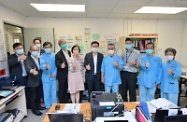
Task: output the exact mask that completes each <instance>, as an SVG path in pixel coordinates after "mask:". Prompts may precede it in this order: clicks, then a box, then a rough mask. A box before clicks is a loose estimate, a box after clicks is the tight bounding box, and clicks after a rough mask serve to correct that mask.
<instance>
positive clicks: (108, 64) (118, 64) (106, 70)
mask: <svg viewBox="0 0 187 122" xmlns="http://www.w3.org/2000/svg"><path fill="white" fill-rule="evenodd" d="M122 68H123V60H122V59H121V57H120V56H118V55H117V54H115V46H114V44H109V45H108V55H107V56H105V57H104V58H103V61H102V65H101V81H102V82H103V83H104V86H105V92H106V93H110V91H111V89H112V92H113V93H118V90H119V85H120V84H121V78H120V70H121V69H122Z"/></svg>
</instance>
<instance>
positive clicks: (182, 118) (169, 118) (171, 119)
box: [164, 115, 187, 122]
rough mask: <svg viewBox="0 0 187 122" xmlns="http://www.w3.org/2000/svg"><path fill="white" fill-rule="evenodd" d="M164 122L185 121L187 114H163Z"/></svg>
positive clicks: (186, 120)
mask: <svg viewBox="0 0 187 122" xmlns="http://www.w3.org/2000/svg"><path fill="white" fill-rule="evenodd" d="M164 122H187V115H177V116H165V121H164Z"/></svg>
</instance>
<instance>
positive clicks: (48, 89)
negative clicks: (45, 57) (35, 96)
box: [43, 79, 57, 108]
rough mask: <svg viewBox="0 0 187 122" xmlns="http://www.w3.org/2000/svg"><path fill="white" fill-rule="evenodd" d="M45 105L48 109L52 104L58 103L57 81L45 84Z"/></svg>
mask: <svg viewBox="0 0 187 122" xmlns="http://www.w3.org/2000/svg"><path fill="white" fill-rule="evenodd" d="M43 91H44V103H45V107H46V108H50V107H51V105H52V104H54V103H57V96H56V79H54V80H49V82H43Z"/></svg>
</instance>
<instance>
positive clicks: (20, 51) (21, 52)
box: [16, 49, 24, 55]
mask: <svg viewBox="0 0 187 122" xmlns="http://www.w3.org/2000/svg"><path fill="white" fill-rule="evenodd" d="M16 53H17V54H18V55H21V54H23V53H24V51H23V49H18V50H16Z"/></svg>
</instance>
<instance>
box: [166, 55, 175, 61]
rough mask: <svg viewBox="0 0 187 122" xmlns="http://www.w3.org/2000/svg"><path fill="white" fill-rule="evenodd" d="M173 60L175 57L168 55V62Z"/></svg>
mask: <svg viewBox="0 0 187 122" xmlns="http://www.w3.org/2000/svg"><path fill="white" fill-rule="evenodd" d="M173 58H174V56H172V55H166V60H167V61H172V60H173Z"/></svg>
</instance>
